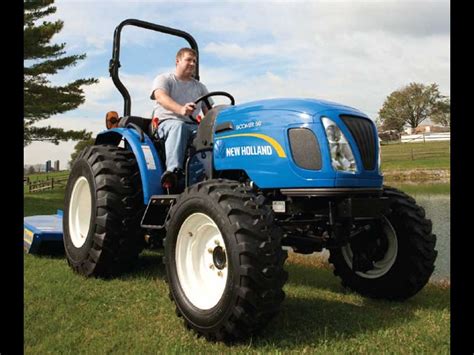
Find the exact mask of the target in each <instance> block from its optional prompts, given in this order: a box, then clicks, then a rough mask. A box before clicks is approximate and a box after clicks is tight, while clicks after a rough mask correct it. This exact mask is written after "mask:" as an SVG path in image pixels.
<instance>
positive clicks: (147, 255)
mask: <svg viewBox="0 0 474 355" xmlns="http://www.w3.org/2000/svg"><path fill="white" fill-rule="evenodd" d="M163 255H164V252H163V250H145V251H143V252H142V253H141V254H140V256H139V257H138V260H137V262H136V263H135V264H134V265H133V266H132V267H131V268H130V269H129V270H127V271H125V272H124V273H123V274H122V275H121V276H120V279H121V280H124V281H125V280H130V279H140V278H143V279H162V280H164V279H165V274H166V270H165V265H164V264H163Z"/></svg>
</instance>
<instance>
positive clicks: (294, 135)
mask: <svg viewBox="0 0 474 355" xmlns="http://www.w3.org/2000/svg"><path fill="white" fill-rule="evenodd" d="M288 136H289V138H290V148H291V155H292V156H293V160H294V161H295V163H296V165H298V166H299V167H301V168H303V169H309V170H320V169H321V151H320V150H319V143H318V139H317V138H316V136H315V135H314V133H313V132H312V131H311V130H309V129H307V128H291V129H290V130H289V131H288Z"/></svg>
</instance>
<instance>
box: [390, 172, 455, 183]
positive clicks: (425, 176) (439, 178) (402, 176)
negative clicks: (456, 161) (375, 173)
mask: <svg viewBox="0 0 474 355" xmlns="http://www.w3.org/2000/svg"><path fill="white" fill-rule="evenodd" d="M382 173H383V176H384V180H387V181H396V182H427V181H433V182H437V183H449V182H450V178H451V170H450V169H408V170H388V171H382Z"/></svg>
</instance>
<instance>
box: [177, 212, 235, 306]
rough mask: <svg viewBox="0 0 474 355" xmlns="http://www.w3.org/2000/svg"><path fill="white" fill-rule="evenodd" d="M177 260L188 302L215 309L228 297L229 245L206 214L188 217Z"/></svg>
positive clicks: (180, 281)
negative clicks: (225, 292) (226, 287)
mask: <svg viewBox="0 0 474 355" xmlns="http://www.w3.org/2000/svg"><path fill="white" fill-rule="evenodd" d="M222 255H224V256H225V259H222ZM175 257H176V269H177V274H178V280H179V283H180V285H181V288H182V290H183V292H184V294H185V295H186V297H187V298H188V300H189V301H190V302H191V303H192V304H193V305H194V306H195V307H197V308H199V309H202V310H206V309H211V308H212V307H214V306H215V305H216V304H217V303H218V302H219V301H220V299H221V298H222V295H223V294H224V290H225V286H226V283H227V275H228V259H227V252H226V245H225V242H224V239H223V238H222V234H221V232H220V231H219V228H218V227H217V225H216V223H215V222H214V221H213V220H212V219H211V218H210V217H209V216H207V215H205V214H203V213H193V214H192V215H190V216H189V217H187V218H186V220H185V221H184V223H183V224H182V225H181V228H180V230H179V232H178V238H177V241H176V252H175ZM223 260H225V262H223ZM216 262H217V263H216Z"/></svg>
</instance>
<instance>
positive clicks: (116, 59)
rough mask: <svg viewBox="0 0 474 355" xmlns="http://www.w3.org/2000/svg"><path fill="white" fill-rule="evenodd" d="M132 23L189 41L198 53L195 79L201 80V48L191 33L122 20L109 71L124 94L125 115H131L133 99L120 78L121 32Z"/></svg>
mask: <svg viewBox="0 0 474 355" xmlns="http://www.w3.org/2000/svg"><path fill="white" fill-rule="evenodd" d="M127 25H130V26H136V27H141V28H145V29H147V30H152V31H157V32H162V33H166V34H170V35H173V36H177V37H181V38H184V39H185V40H186V41H188V43H189V45H190V46H191V48H192V49H194V50H195V51H196V53H197V58H196V74H195V76H194V77H195V79H196V80H199V49H198V45H197V42H196V40H195V39H194V38H193V36H191V35H190V34H189V33H187V32H184V31H181V30H177V29H175V28H171V27H166V26H161V25H156V24H154V23H150V22H145V21H141V20H136V19H127V20H124V21H122V22H121V23H120V24H119V25H118V26H117V27H116V28H115V32H114V43H113V48H112V59H110V62H109V73H110V76H111V77H112V81H113V82H114V84H115V86H116V88H117V89H118V91H120V93H121V94H122V96H123V100H124V105H123V116H124V117H125V116H130V110H131V106H132V103H131V100H130V94H129V92H128V90H127V89H126V88H125V86H124V85H123V83H122V81H121V80H120V78H119V68H120V34H121V32H122V28H123V27H125V26H127Z"/></svg>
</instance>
